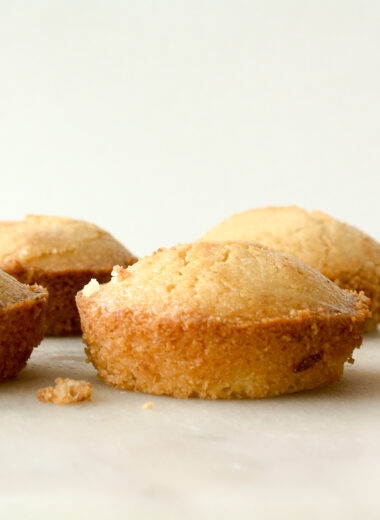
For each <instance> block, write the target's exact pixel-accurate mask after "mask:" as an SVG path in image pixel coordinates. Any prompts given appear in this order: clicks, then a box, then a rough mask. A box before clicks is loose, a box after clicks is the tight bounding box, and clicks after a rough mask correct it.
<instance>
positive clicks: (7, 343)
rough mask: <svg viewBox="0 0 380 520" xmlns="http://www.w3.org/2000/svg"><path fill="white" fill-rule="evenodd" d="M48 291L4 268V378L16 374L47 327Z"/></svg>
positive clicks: (0, 285)
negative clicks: (7, 272)
mask: <svg viewBox="0 0 380 520" xmlns="http://www.w3.org/2000/svg"><path fill="white" fill-rule="evenodd" d="M47 302H48V293H47V291H46V290H45V289H43V288H42V287H38V286H37V285H35V286H33V287H28V286H27V285H23V284H22V283H20V282H18V281H17V280H15V279H14V278H13V277H12V276H10V275H8V274H6V273H4V272H3V271H0V381H5V380H6V379H9V378H11V377H14V376H15V375H16V374H17V373H18V372H19V371H20V370H21V369H22V368H24V366H25V365H26V362H27V361H28V359H29V357H30V354H31V353H32V350H33V348H34V347H36V346H37V345H39V343H41V341H42V339H43V337H44V334H45V330H46V308H47Z"/></svg>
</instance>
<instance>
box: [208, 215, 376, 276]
mask: <svg viewBox="0 0 380 520" xmlns="http://www.w3.org/2000/svg"><path fill="white" fill-rule="evenodd" d="M200 240H202V241H209V240H213V241H219V240H222V241H224V240H250V241H253V242H258V243H260V244H263V245H265V246H268V247H272V248H273V249H277V250H279V251H284V252H285V253H289V254H291V255H294V256H296V257H297V258H299V259H300V260H301V261H302V262H304V263H305V264H308V265H311V266H312V267H314V268H315V269H318V270H319V271H321V272H322V273H323V274H325V275H326V276H328V277H329V278H334V279H335V277H336V276H338V275H339V273H347V274H350V273H351V274H352V273H356V272H364V273H365V274H366V275H367V276H368V278H372V279H374V278H375V279H376V277H377V278H378V279H379V283H380V244H379V243H378V242H376V241H375V240H373V239H372V238H371V237H369V236H368V235H366V234H365V233H363V232H361V231H359V230H358V229H356V228H355V227H353V226H350V225H348V224H345V223H343V222H339V221H338V220H336V219H334V218H332V217H330V216H329V215H326V214H325V213H323V212H321V211H316V210H314V211H312V212H311V213H309V212H307V211H305V210H304V209H301V208H298V207H296V206H289V207H267V208H260V209H253V210H249V211H245V212H244V213H239V214H237V215H233V216H232V217H230V218H228V219H226V220H224V221H223V222H221V223H220V224H218V225H217V226H216V227H214V228H213V229H211V230H210V231H208V232H207V233H205V234H204V235H203V236H202V237H201V239H200Z"/></svg>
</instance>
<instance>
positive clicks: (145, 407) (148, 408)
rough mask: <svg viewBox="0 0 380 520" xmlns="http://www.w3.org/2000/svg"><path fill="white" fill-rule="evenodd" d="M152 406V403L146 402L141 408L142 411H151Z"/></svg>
mask: <svg viewBox="0 0 380 520" xmlns="http://www.w3.org/2000/svg"><path fill="white" fill-rule="evenodd" d="M153 406H154V405H153V403H152V401H148V402H146V403H144V404H143V405H142V407H141V408H142V409H143V410H151V409H152V408H153Z"/></svg>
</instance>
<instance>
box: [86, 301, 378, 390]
mask: <svg viewBox="0 0 380 520" xmlns="http://www.w3.org/2000/svg"><path fill="white" fill-rule="evenodd" d="M81 298H82V297H81V296H80V295H79V296H78V305H79V307H80V309H81V314H82V324H83V330H84V341H85V342H86V343H87V345H88V347H87V348H86V353H87V356H88V358H89V359H90V361H91V362H92V363H93V364H94V366H95V367H96V368H97V369H98V373H99V376H100V377H101V378H102V379H103V380H104V381H106V382H107V383H109V384H111V385H113V386H116V387H117V388H122V389H125V390H138V391H140V392H147V393H151V394H158V395H159V394H167V395H172V396H174V397H180V398H186V397H202V398H207V399H223V398H225V399H228V398H244V397H249V398H260V397H269V396H276V395H280V394H286V393H292V392H299V391H301V390H309V389H312V388H317V387H320V386H325V385H328V384H330V383H333V382H334V381H338V380H339V379H340V378H341V376H342V374H343V365H344V363H345V362H346V361H347V360H351V355H352V352H353V350H354V349H355V348H357V347H359V346H360V344H361V341H362V333H363V328H364V322H365V319H366V317H367V315H368V312H367V305H366V304H365V302H364V301H363V300H362V299H360V300H358V307H357V312H356V313H354V314H352V315H351V316H323V315H320V316H317V315H313V314H312V313H309V312H307V311H304V312H301V313H300V314H299V315H297V316H295V317H293V318H292V319H279V320H268V321H267V322H265V321H263V322H262V323H250V322H243V323H236V322H233V321H231V322H226V321H223V322H221V321H220V320H212V319H211V320H210V319H207V320H206V319H204V318H199V317H196V316H193V317H185V316H184V317H183V320H182V321H179V320H178V318H177V317H176V318H175V319H174V320H170V319H157V317H154V316H149V315H136V314H135V313H133V312H128V311H124V312H122V313H120V314H119V315H118V316H115V315H113V316H104V315H102V316H100V317H99V318H98V321H97V324H96V326H93V325H94V319H95V317H94V315H92V313H91V309H89V308H86V306H85V305H83V306H82V303H83V301H82V300H81ZM115 329H116V330H117V332H116V330H115ZM116 334H117V337H116Z"/></svg>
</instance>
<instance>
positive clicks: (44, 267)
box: [0, 215, 136, 335]
mask: <svg viewBox="0 0 380 520" xmlns="http://www.w3.org/2000/svg"><path fill="white" fill-rule="evenodd" d="M135 260H136V259H135V258H134V257H133V256H132V255H131V253H130V252H129V251H128V250H127V249H125V247H123V246H122V245H121V244H120V243H119V242H118V241H117V240H115V239H114V238H113V237H112V236H111V235H110V234H109V233H107V232H106V231H103V230H102V229H100V228H98V227H97V226H95V225H94V224H90V223H88V222H83V221H80V220H73V219H70V218H63V217H48V216H33V215H29V216H27V217H26V218H25V219H24V220H22V221H15V222H0V269H3V270H4V271H6V272H7V273H9V274H11V275H12V276H14V277H16V278H17V279H18V280H19V281H20V282H22V283H27V284H34V283H37V284H39V285H42V286H44V287H46V288H47V290H48V292H49V303H48V311H47V322H48V327H47V334H52V335H69V334H80V332H81V329H80V320H79V316H78V311H77V308H76V305H75V295H76V293H77V292H78V291H80V290H81V289H82V288H83V286H84V285H85V284H87V283H88V282H89V280H91V278H96V279H97V280H99V281H100V282H107V281H108V280H109V279H110V277H111V271H112V266H113V265H115V264H120V265H122V266H128V265H130V264H131V263H133V262H134V261H135Z"/></svg>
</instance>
